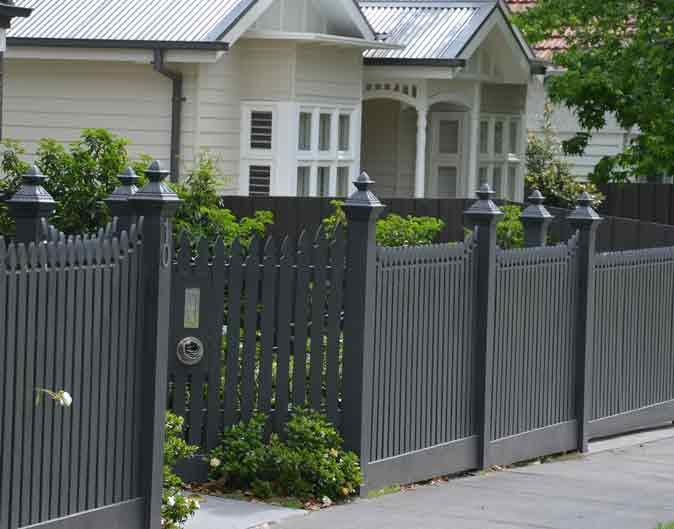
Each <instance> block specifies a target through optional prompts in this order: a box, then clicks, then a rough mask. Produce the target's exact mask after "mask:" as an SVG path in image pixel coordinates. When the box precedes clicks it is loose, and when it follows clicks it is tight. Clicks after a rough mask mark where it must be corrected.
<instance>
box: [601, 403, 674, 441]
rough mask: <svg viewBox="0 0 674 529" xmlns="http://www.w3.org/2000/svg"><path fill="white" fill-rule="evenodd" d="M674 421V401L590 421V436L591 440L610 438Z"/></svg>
mask: <svg viewBox="0 0 674 529" xmlns="http://www.w3.org/2000/svg"><path fill="white" fill-rule="evenodd" d="M672 421H674V400H670V401H667V402H661V403H660V404H654V405H652V406H646V407H645V408H639V409H638V410H632V411H628V412H625V413H620V414H618V415H612V416H611V417H604V418H601V419H596V420H594V421H590V425H589V434H590V437H591V438H598V437H609V436H611V435H617V434H621V433H627V432H630V431H634V430H638V429H640V428H649V427H653V426H661V425H664V424H666V423H671V422H672Z"/></svg>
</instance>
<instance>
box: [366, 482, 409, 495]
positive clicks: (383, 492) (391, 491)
mask: <svg viewBox="0 0 674 529" xmlns="http://www.w3.org/2000/svg"><path fill="white" fill-rule="evenodd" d="M401 490H402V488H401V487H400V485H389V486H388V487H384V488H383V489H379V490H371V491H370V492H369V493H368V495H367V497H368V498H379V497H380V496H386V495H387V494H395V493H396V492H400V491H401Z"/></svg>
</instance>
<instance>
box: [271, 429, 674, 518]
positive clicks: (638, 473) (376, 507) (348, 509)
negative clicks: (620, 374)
mask: <svg viewBox="0 0 674 529" xmlns="http://www.w3.org/2000/svg"><path fill="white" fill-rule="evenodd" d="M671 435H674V434H672V432H671V430H670V431H669V433H665V434H664V435H663V434H662V433H660V434H659V435H656V437H666V438H665V439H661V440H657V441H652V442H643V443H642V444H637V445H636V446H631V447H626V448H625V447H618V448H613V449H610V450H605V451H601V452H597V453H591V454H590V455H587V456H585V457H582V458H581V457H578V458H575V459H570V460H564V461H556V462H552V463H546V464H541V465H530V466H527V467H521V468H519V469H514V470H507V471H502V472H492V473H488V474H485V475H479V476H474V477H468V478H461V479H456V480H453V481H450V482H448V483H442V484H439V485H429V486H423V487H418V488H416V489H415V490H411V491H407V492H400V493H396V494H390V495H386V496H382V497H379V498H375V499H369V500H360V501H356V502H354V503H352V504H349V505H344V506H340V507H336V508H333V509H329V510H326V511H321V512H317V513H313V514H311V515H308V516H303V517H299V518H290V519H288V520H286V521H284V522H281V523H280V524H279V525H275V526H274V528H275V529H276V528H278V529H490V528H494V529H522V528H541V529H543V528H545V529H653V528H654V527H656V525H657V524H658V523H659V522H669V521H674V438H672V437H669V436H671ZM651 438H653V437H651ZM637 441H639V438H637ZM620 442H621V441H618V443H620ZM599 446H600V447H601V448H603V449H606V448H610V446H608V447H607V446H606V445H603V446H601V445H599ZM613 446H614V447H615V446H620V444H618V445H616V444H615V443H614V444H613Z"/></svg>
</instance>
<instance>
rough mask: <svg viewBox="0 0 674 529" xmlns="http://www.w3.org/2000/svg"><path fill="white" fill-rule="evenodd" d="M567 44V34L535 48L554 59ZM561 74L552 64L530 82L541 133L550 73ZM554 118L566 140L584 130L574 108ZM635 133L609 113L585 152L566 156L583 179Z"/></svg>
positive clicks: (522, 0) (514, 4)
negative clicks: (603, 125)
mask: <svg viewBox="0 0 674 529" xmlns="http://www.w3.org/2000/svg"><path fill="white" fill-rule="evenodd" d="M536 2H537V0H506V3H507V4H508V7H509V8H510V10H511V11H513V12H518V11H523V10H526V9H529V8H531V7H532V6H534V5H536ZM565 46H566V44H565V42H564V39H563V38H555V39H550V40H548V41H546V42H542V43H539V44H537V45H536V46H535V47H534V51H535V53H536V56H537V57H538V58H539V59H540V60H541V61H545V62H550V61H551V60H552V56H553V55H554V53H555V52H557V51H561V50H564V49H565ZM558 74H559V70H556V69H555V68H553V67H548V69H547V72H546V74H545V75H536V76H534V77H533V78H532V80H531V83H530V84H529V89H528V92H529V101H528V109H529V111H528V113H527V128H528V129H529V130H530V131H532V132H534V133H540V132H541V129H542V126H543V114H544V108H545V103H546V96H545V79H546V78H547V77H548V76H551V75H558ZM551 121H552V126H553V128H554V129H555V131H556V132H557V135H558V136H559V138H560V139H562V140H566V139H569V138H572V137H573V136H575V134H576V133H577V132H579V131H580V125H579V124H578V119H577V118H576V116H575V115H574V113H573V111H572V110H570V109H568V108H565V107H555V108H554V112H553V113H552V116H551ZM633 136H634V134H633V133H632V132H629V131H626V130H624V129H622V128H621V127H620V125H619V124H618V122H617V120H616V119H615V117H614V116H612V115H607V116H606V127H604V128H603V129H602V130H599V131H595V132H593V134H592V138H591V139H590V141H589V144H588V146H587V149H586V150H585V152H584V153H583V155H582V156H573V157H567V158H566V159H567V161H568V162H569V164H570V166H571V171H572V173H573V174H574V175H575V176H576V177H578V178H581V179H582V178H584V177H586V176H587V175H588V174H589V173H590V172H591V171H592V170H593V169H594V166H595V165H597V163H599V161H600V160H601V159H602V158H603V157H604V156H613V155H615V154H619V153H621V152H622V151H623V150H625V148H626V147H627V146H629V143H630V140H631V139H632V138H633Z"/></svg>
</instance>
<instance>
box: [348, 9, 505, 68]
mask: <svg viewBox="0 0 674 529" xmlns="http://www.w3.org/2000/svg"><path fill="white" fill-rule="evenodd" d="M496 6H497V2H496V0H493V1H476V2H456V1H404V2H402V1H395V0H393V1H392V0H386V1H368V2H360V7H361V9H362V10H363V13H364V14H365V16H366V18H367V19H368V21H369V22H370V24H371V25H372V27H373V28H374V30H375V31H376V32H377V33H380V34H384V35H385V39H386V42H387V43H392V44H402V45H403V46H405V48H404V49H402V50H368V51H367V52H365V57H366V59H371V60H372V59H400V60H420V59H423V60H443V59H456V58H458V56H459V55H460V53H461V51H462V50H463V48H464V47H465V46H466V44H467V43H468V42H469V41H470V39H471V37H472V36H473V35H474V34H475V32H476V31H477V30H478V29H479V27H480V26H481V25H482V24H483V23H484V21H485V20H486V19H487V17H488V16H489V14H490V13H491V12H492V11H493V10H494V9H495V8H496Z"/></svg>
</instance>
